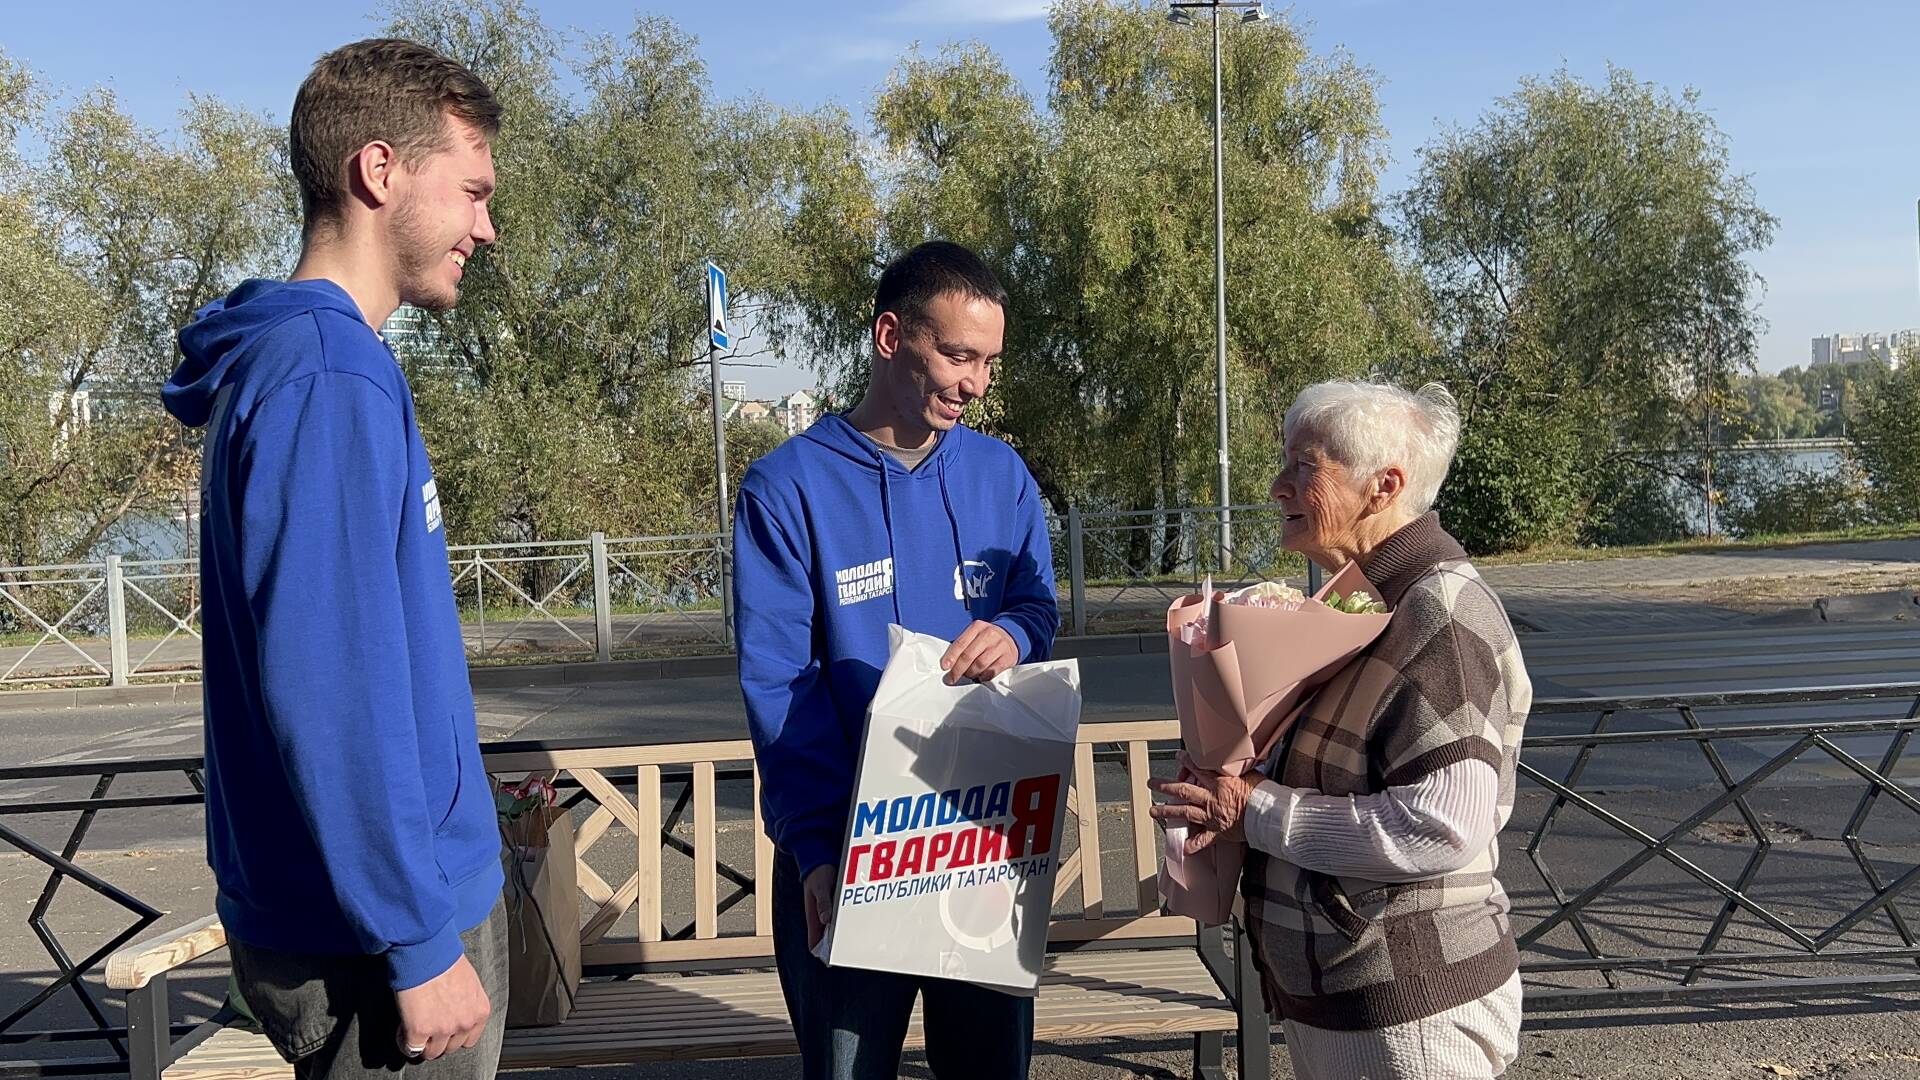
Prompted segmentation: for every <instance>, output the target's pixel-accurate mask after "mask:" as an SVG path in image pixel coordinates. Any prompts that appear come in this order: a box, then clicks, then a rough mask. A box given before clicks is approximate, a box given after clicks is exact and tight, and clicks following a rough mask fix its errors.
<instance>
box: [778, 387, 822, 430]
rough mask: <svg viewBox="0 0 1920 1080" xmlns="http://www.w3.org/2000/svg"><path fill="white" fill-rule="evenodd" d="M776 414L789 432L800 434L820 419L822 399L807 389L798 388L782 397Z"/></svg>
mask: <svg viewBox="0 0 1920 1080" xmlns="http://www.w3.org/2000/svg"><path fill="white" fill-rule="evenodd" d="M774 415H775V416H776V417H777V418H778V419H779V421H780V422H781V424H782V425H783V426H785V427H786V429H787V434H789V435H798V434H800V433H801V432H803V431H805V430H807V429H808V428H810V427H812V426H813V422H814V421H815V420H818V419H820V399H819V398H817V397H815V396H814V395H813V394H812V393H810V392H808V391H806V390H796V391H794V392H793V393H791V394H788V395H787V396H786V397H784V398H781V399H780V404H779V405H777V406H775V407H774Z"/></svg>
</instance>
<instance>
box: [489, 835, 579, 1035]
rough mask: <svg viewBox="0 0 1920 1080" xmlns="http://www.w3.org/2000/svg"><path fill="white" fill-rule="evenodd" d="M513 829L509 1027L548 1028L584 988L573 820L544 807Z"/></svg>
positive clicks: (509, 859)
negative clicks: (581, 978) (582, 985)
mask: <svg viewBox="0 0 1920 1080" xmlns="http://www.w3.org/2000/svg"><path fill="white" fill-rule="evenodd" d="M543 823H544V825H545V828H541V827H540V826H541V825H542V824H543ZM508 831H509V839H508V843H507V846H506V849H505V855H504V858H505V861H506V872H507V887H506V905H507V1026H508V1027H550V1026H552V1025H554V1024H558V1023H561V1022H562V1021H564V1020H566V1018H567V1016H568V1015H569V1014H570V1013H572V1012H573V1003H574V995H575V993H576V992H577V991H578V989H579V986H580V894H579V873H578V867H577V864H576V863H575V861H574V853H573V817H572V815H570V814H569V813H567V811H566V810H565V809H562V808H559V807H547V808H544V809H541V810H536V811H533V812H531V813H528V814H526V815H523V816H522V818H521V819H520V820H519V821H516V822H514V823H513V826H511V827H509V830H508Z"/></svg>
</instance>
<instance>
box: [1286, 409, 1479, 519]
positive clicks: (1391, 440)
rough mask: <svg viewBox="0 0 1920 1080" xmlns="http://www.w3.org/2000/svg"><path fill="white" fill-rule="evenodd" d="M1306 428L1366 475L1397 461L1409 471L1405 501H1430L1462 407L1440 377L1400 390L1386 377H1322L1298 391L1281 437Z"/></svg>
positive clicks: (1416, 505) (1421, 505)
mask: <svg viewBox="0 0 1920 1080" xmlns="http://www.w3.org/2000/svg"><path fill="white" fill-rule="evenodd" d="M1296 434H1299V435H1306V434H1311V435H1312V436H1313V437H1314V439H1315V440H1317V441H1318V442H1320V443H1321V444H1322V445H1323V447H1324V448H1325V450H1326V452H1327V455H1328V456H1329V457H1331V458H1333V459H1334V460H1335V461H1338V462H1339V463H1340V464H1342V465H1344V466H1346V467H1347V468H1348V469H1349V470H1351V471H1353V472H1354V473H1357V474H1359V476H1360V477H1362V478H1371V477H1373V476H1375V475H1378V474H1379V473H1380V472H1382V471H1383V470H1385V469H1387V468H1389V467H1391V466H1394V465H1398V466H1399V467H1400V468H1401V470H1402V471H1404V472H1405V473H1406V474H1407V486H1406V495H1405V498H1406V503H1407V508H1408V509H1410V510H1412V511H1413V512H1414V513H1416V514H1424V513H1426V512H1427V511H1428V510H1430V509H1432V508H1433V501H1434V499H1436V498H1437V497H1439V495H1440V485H1441V484H1442V483H1444V482H1445V481H1446V479H1447V470H1448V469H1450V468H1452V467H1453V452H1454V450H1455V449H1456V448H1457V447H1458V446H1459V445H1460V407H1459V406H1458V405H1457V404H1455V403H1454V400H1453V395H1452V394H1450V393H1448V392H1447V388H1446V387H1444V386H1441V385H1440V384H1439V383H1428V384H1427V385H1425V386H1423V387H1421V388H1420V389H1418V390H1404V389H1401V388H1400V387H1398V386H1394V385H1392V384H1390V383H1384V382H1323V383H1315V384H1313V385H1312V386H1309V387H1307V388H1306V389H1305V390H1302V391H1300V396H1299V397H1296V398H1294V399H1293V404H1292V405H1291V406H1289V407H1288V409H1287V418H1286V421H1285V423H1284V424H1283V426H1282V428H1281V436H1282V438H1283V439H1284V440H1285V441H1286V442H1288V443H1291V442H1293V441H1294V437H1295V435H1296Z"/></svg>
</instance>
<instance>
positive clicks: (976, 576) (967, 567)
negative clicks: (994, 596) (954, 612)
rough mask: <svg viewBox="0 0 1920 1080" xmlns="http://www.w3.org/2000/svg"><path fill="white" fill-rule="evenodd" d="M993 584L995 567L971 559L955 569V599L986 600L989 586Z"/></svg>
mask: <svg viewBox="0 0 1920 1080" xmlns="http://www.w3.org/2000/svg"><path fill="white" fill-rule="evenodd" d="M992 583H993V567H991V566H988V565H987V564H986V563H983V562H974V561H973V560H971V559H969V560H967V561H966V562H963V563H961V564H960V565H959V566H956V567H954V568H953V598H954V599H955V600H984V599H986V597H987V586H988V585H990V584H992Z"/></svg>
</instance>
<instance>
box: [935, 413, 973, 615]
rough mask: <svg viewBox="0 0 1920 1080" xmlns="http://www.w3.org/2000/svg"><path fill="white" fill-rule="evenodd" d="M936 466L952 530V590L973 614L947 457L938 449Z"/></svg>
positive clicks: (964, 550) (941, 500)
mask: <svg viewBox="0 0 1920 1080" xmlns="http://www.w3.org/2000/svg"><path fill="white" fill-rule="evenodd" d="M934 453H935V455H936V462H935V465H936V468H937V469H938V471H939V473H940V502H941V503H942V504H943V505H944V506H945V507H946V508H947V527H948V528H949V529H951V530H952V532H953V591H954V593H955V594H956V598H957V599H958V600H959V601H960V606H961V607H963V608H966V609H967V614H968V615H972V614H973V600H972V598H970V597H968V596H967V557H966V554H965V552H966V549H965V548H963V547H961V546H960V517H959V515H958V514H955V513H954V512H953V496H952V495H950V494H948V492H947V459H946V456H945V455H943V454H940V453H939V451H938V450H935V451H934Z"/></svg>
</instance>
